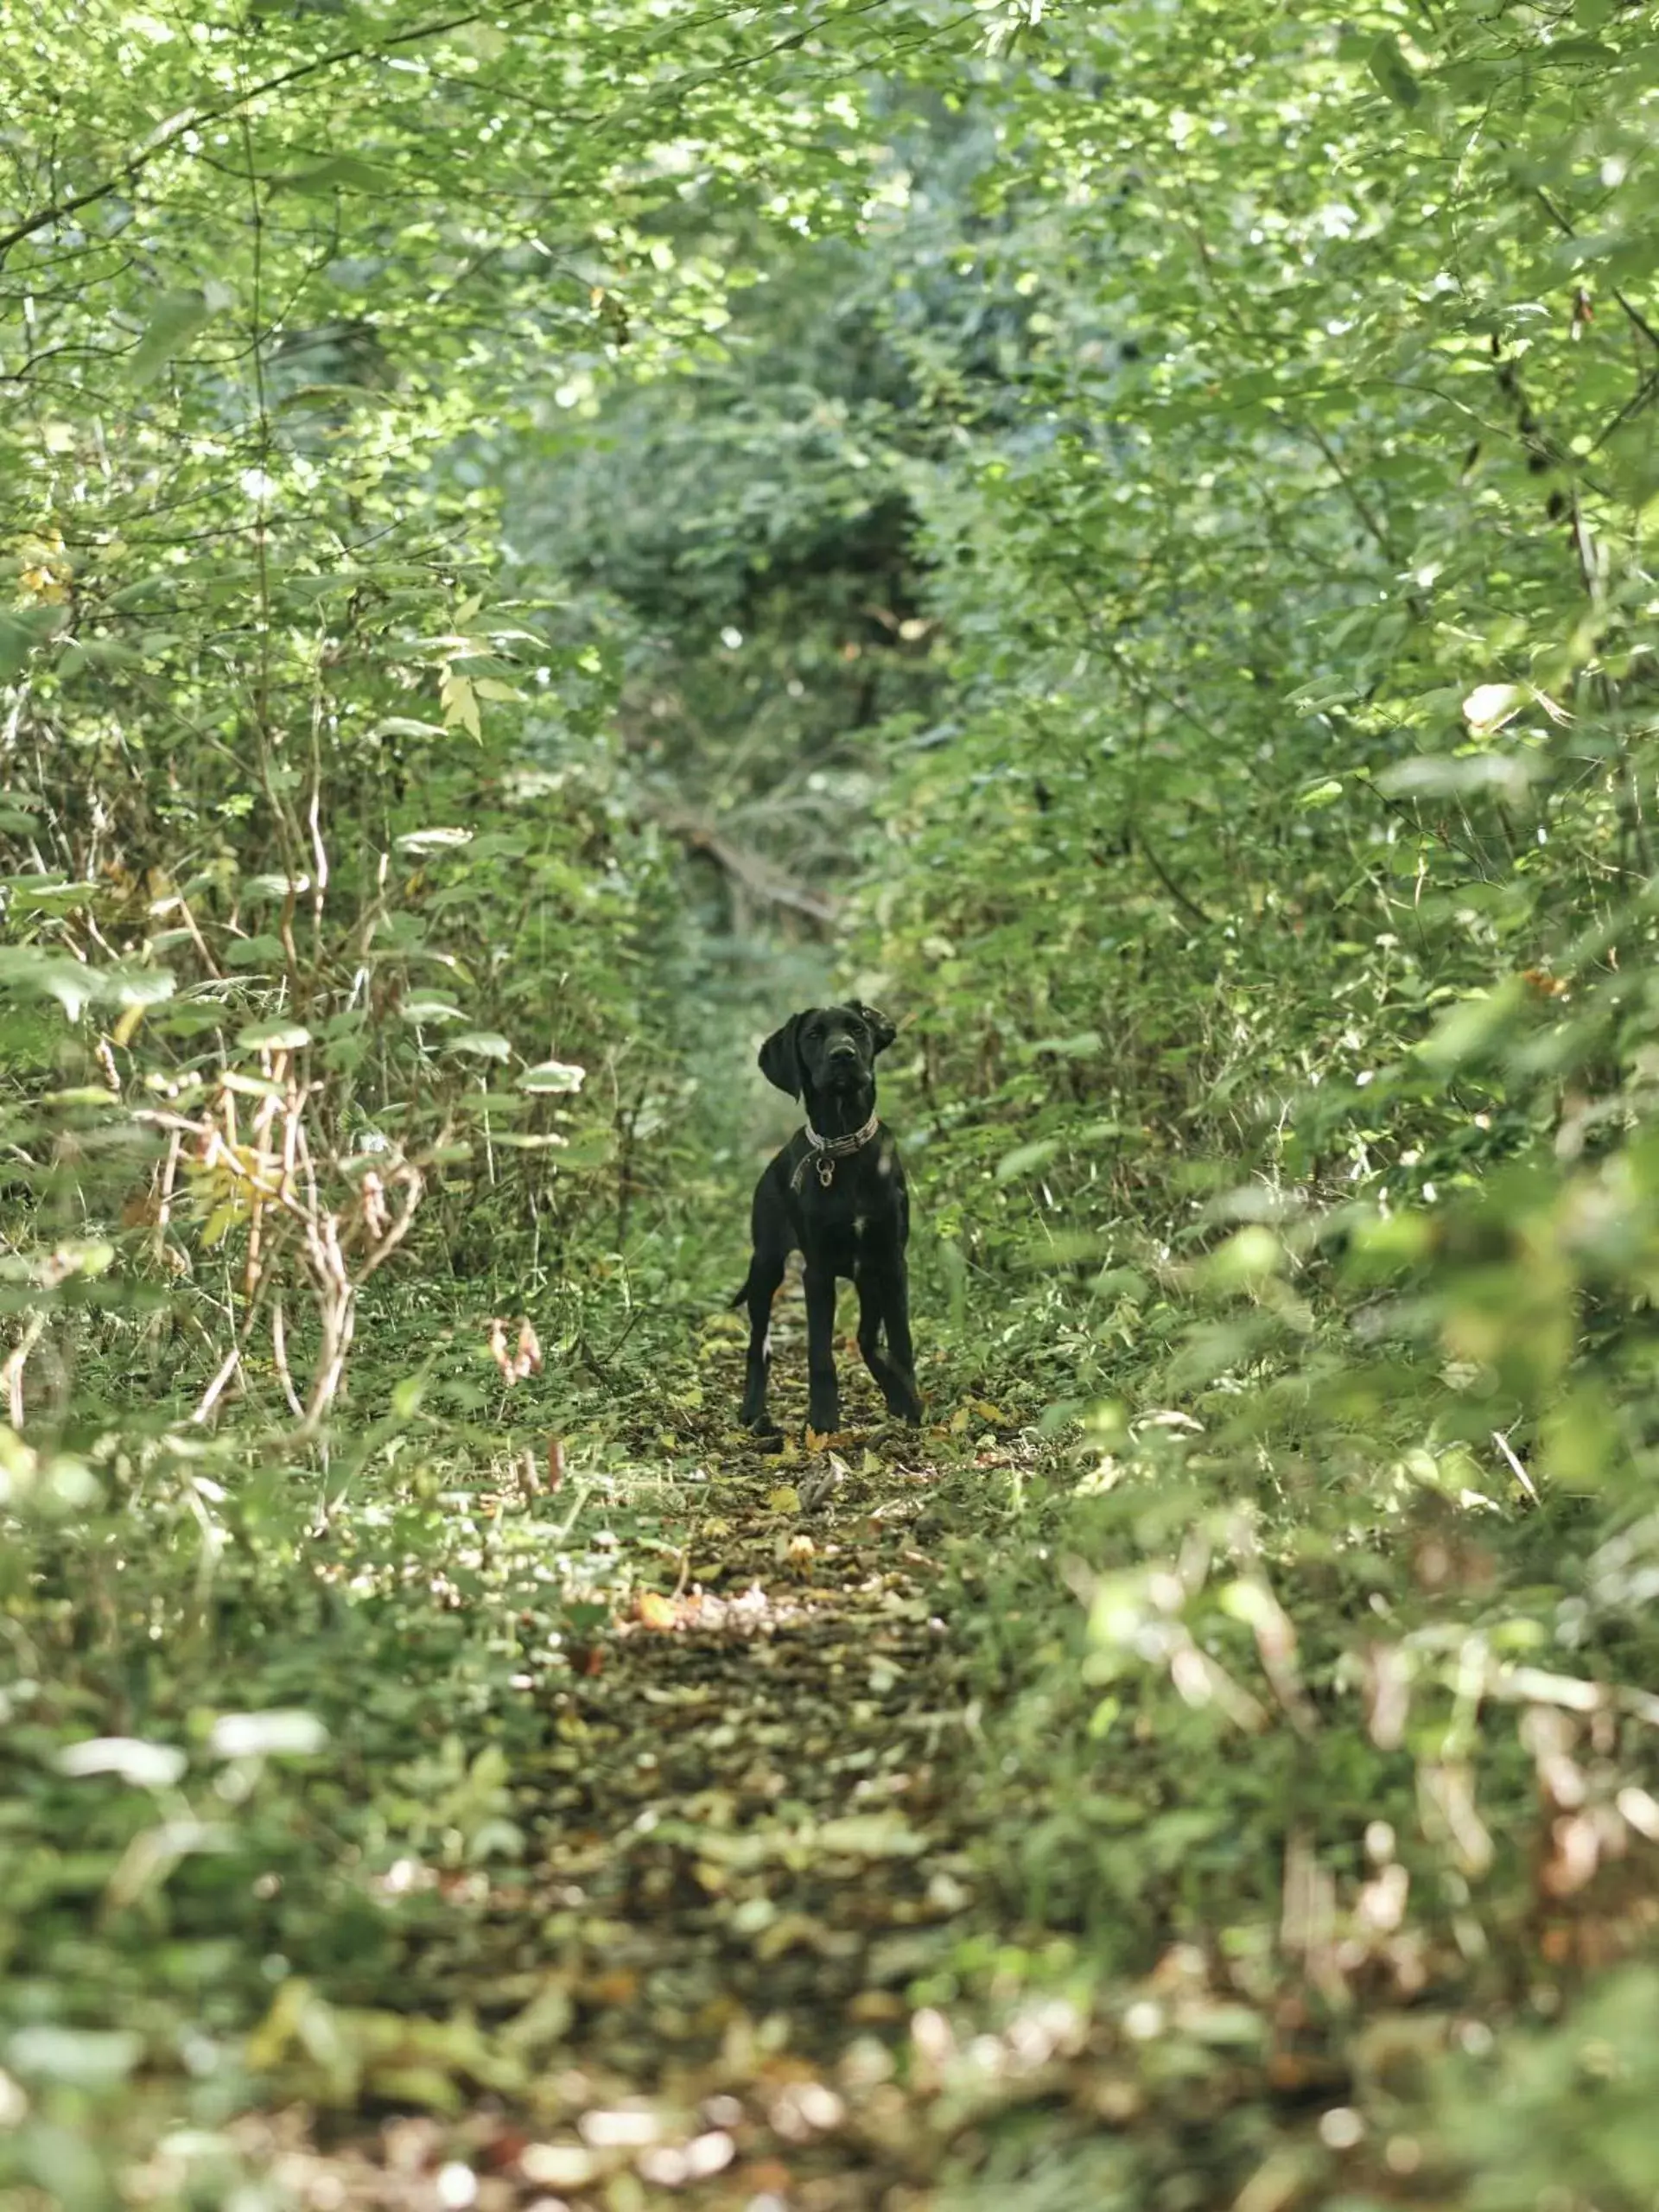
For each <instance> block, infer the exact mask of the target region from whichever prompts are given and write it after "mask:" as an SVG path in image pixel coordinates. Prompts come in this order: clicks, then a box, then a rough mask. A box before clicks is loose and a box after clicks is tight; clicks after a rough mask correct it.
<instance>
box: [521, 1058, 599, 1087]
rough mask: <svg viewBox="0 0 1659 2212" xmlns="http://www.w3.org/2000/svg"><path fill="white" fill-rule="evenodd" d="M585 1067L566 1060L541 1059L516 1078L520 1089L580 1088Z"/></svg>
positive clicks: (584, 1076) (585, 1073) (584, 1074)
mask: <svg viewBox="0 0 1659 2212" xmlns="http://www.w3.org/2000/svg"><path fill="white" fill-rule="evenodd" d="M587 1074H588V1071H587V1069H586V1068H579V1067H576V1066H575V1065H572V1064H571V1063H570V1062H569V1061H567V1060H541V1061H538V1062H537V1065H535V1066H534V1067H533V1068H526V1069H525V1070H524V1073H523V1074H522V1075H521V1076H520V1077H519V1078H518V1088H519V1089H520V1090H535V1091H561V1090H581V1089H582V1084H583V1082H584V1081H585V1080H586V1078H587Z"/></svg>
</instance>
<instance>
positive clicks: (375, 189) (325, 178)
mask: <svg viewBox="0 0 1659 2212" xmlns="http://www.w3.org/2000/svg"><path fill="white" fill-rule="evenodd" d="M391 181H392V177H391V171H390V170H389V169H385V168H378V167H377V166H376V164H375V163H374V162H365V161H363V160H361V159H360V158H359V156H357V155H356V154H331V155H330V156H329V157H328V159H327V161H326V162H316V163H315V165H314V166H313V167H312V168H305V169H294V170H291V171H290V172H289V174H288V175H286V176H280V177H275V178H273V179H272V182H273V183H274V184H278V185H281V186H282V187H283V189H284V190H285V191H288V192H303V193H315V192H372V193H377V194H378V193H384V192H385V190H386V188H387V186H388V185H389V184H390V183H391Z"/></svg>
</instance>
